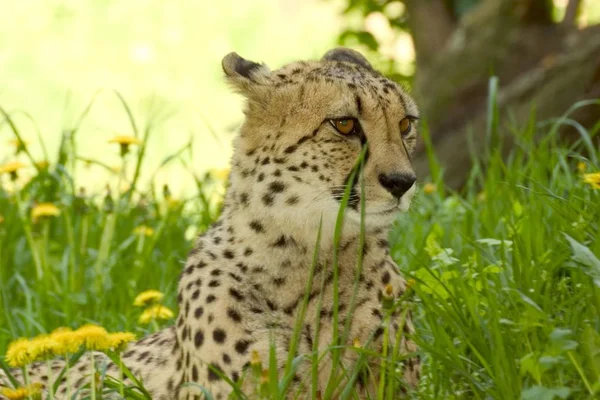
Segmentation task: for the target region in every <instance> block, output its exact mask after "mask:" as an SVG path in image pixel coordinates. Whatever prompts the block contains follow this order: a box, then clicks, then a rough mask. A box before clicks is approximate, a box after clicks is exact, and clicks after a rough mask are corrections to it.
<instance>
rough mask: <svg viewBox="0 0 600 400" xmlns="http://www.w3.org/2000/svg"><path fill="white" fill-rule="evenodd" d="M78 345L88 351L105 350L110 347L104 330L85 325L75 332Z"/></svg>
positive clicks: (95, 326) (99, 327)
mask: <svg viewBox="0 0 600 400" xmlns="http://www.w3.org/2000/svg"><path fill="white" fill-rule="evenodd" d="M75 334H76V337H77V338H78V339H79V341H80V343H82V344H83V346H85V348H86V349H88V350H107V349H110V347H111V342H110V340H109V338H108V332H106V329H104V328H102V327H101V326H97V325H85V326H82V327H81V328H79V329H77V330H76V331H75Z"/></svg>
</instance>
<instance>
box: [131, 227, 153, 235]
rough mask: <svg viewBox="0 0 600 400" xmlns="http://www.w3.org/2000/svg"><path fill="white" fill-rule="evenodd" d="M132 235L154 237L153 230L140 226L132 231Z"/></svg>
mask: <svg viewBox="0 0 600 400" xmlns="http://www.w3.org/2000/svg"><path fill="white" fill-rule="evenodd" d="M133 233H135V234H136V235H139V236H152V235H154V229H152V228H151V227H149V226H146V225H140V226H138V227H137V228H135V229H134V230H133Z"/></svg>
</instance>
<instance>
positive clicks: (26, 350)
mask: <svg viewBox="0 0 600 400" xmlns="http://www.w3.org/2000/svg"><path fill="white" fill-rule="evenodd" d="M31 350H32V349H31V342H30V341H29V340H28V339H24V338H21V339H17V340H15V341H14V342H11V343H10V344H9V345H8V350H7V351H6V362H7V363H8V365H10V366H11V367H13V368H20V367H24V366H26V365H28V364H31V363H32V362H33V361H35V355H34V354H32V352H31Z"/></svg>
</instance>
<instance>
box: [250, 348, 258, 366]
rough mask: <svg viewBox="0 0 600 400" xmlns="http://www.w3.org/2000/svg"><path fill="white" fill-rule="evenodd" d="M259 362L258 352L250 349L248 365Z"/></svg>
mask: <svg viewBox="0 0 600 400" xmlns="http://www.w3.org/2000/svg"><path fill="white" fill-rule="evenodd" d="M259 364H260V355H259V354H258V351H256V350H252V353H250V365H259Z"/></svg>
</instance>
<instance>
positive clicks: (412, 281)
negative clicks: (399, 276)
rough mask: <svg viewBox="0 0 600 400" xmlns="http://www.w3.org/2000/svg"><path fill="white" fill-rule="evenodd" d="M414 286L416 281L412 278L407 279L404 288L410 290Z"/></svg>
mask: <svg viewBox="0 0 600 400" xmlns="http://www.w3.org/2000/svg"><path fill="white" fill-rule="evenodd" d="M416 284H417V281H416V280H415V279H414V278H409V279H408V280H407V281H406V288H407V289H410V288H412V287H414V286H415V285H416Z"/></svg>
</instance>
